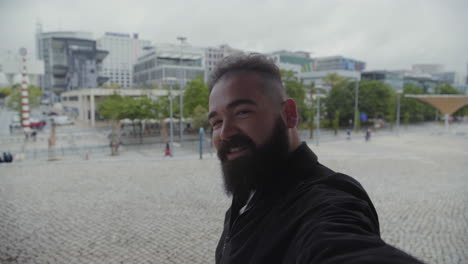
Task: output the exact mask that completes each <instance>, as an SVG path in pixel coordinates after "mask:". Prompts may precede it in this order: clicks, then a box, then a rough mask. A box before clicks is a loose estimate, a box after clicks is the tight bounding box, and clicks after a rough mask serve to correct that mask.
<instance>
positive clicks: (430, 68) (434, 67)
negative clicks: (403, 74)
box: [412, 64, 444, 74]
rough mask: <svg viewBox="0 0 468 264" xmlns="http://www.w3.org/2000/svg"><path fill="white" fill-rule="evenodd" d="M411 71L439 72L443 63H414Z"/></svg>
mask: <svg viewBox="0 0 468 264" xmlns="http://www.w3.org/2000/svg"><path fill="white" fill-rule="evenodd" d="M412 71H413V72H414V73H416V74H418V73H427V74H433V73H441V72H444V65H442V64H414V65H413V67H412Z"/></svg>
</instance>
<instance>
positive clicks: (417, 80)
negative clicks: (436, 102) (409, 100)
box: [403, 74, 439, 93]
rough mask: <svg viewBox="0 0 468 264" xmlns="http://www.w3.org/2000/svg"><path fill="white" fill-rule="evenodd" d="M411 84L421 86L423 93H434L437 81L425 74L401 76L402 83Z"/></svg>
mask: <svg viewBox="0 0 468 264" xmlns="http://www.w3.org/2000/svg"><path fill="white" fill-rule="evenodd" d="M406 84H413V85H416V86H419V87H421V88H423V90H424V93H434V92H435V87H436V86H437V85H438V84H439V81H438V80H437V79H436V78H434V77H432V76H430V75H429V76H428V75H427V74H426V75H424V74H422V75H407V76H403V85H406Z"/></svg>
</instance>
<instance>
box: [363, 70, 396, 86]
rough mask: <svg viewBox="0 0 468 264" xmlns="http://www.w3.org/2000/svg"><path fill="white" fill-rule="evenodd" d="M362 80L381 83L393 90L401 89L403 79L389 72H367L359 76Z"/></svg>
mask: <svg viewBox="0 0 468 264" xmlns="http://www.w3.org/2000/svg"><path fill="white" fill-rule="evenodd" d="M361 79H362V80H374V81H381V82H383V83H385V84H387V85H388V86H390V87H391V88H393V89H395V90H401V89H403V78H402V77H401V75H400V74H398V73H395V72H389V71H367V72H363V73H362V74H361Z"/></svg>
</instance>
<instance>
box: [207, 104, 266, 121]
mask: <svg viewBox="0 0 468 264" xmlns="http://www.w3.org/2000/svg"><path fill="white" fill-rule="evenodd" d="M243 104H249V105H257V103H255V102H254V101H252V100H250V99H237V100H235V101H232V102H230V103H229V104H228V105H227V107H226V108H227V109H232V108H234V107H236V106H238V105H243ZM217 114H218V112H216V111H212V112H210V113H209V114H208V120H210V119H211V118H213V117H214V116H216V115H217Z"/></svg>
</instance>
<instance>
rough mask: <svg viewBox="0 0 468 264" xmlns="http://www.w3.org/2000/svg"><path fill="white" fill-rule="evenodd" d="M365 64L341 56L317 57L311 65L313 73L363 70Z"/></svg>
mask: <svg viewBox="0 0 468 264" xmlns="http://www.w3.org/2000/svg"><path fill="white" fill-rule="evenodd" d="M365 68H366V63H365V62H363V61H358V60H355V59H351V58H346V57H343V56H331V57H318V58H314V60H313V64H312V70H313V71H333V70H343V71H357V72H361V71H363V70H365Z"/></svg>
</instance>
